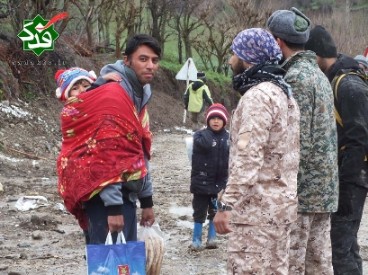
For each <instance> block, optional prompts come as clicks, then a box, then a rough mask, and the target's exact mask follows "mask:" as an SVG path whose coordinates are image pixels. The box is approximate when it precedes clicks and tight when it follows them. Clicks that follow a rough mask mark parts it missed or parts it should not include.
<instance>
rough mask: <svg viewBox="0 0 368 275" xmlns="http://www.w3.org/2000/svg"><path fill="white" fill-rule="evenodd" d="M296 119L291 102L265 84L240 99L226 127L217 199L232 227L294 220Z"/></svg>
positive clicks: (272, 86)
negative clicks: (222, 182) (224, 171)
mask: <svg viewBox="0 0 368 275" xmlns="http://www.w3.org/2000/svg"><path fill="white" fill-rule="evenodd" d="M299 116H300V114H299V109H298V105H297V103H296V101H295V100H294V99H293V98H291V99H288V98H287V96H286V95H285V93H284V92H283V91H282V90H281V89H280V88H279V87H278V86H276V85H275V84H272V83H270V82H262V83H260V84H258V85H256V86H254V87H252V88H251V89H249V90H248V91H247V92H246V93H245V94H244V95H243V96H242V98H241V99H240V101H239V103H238V106H237V108H236V109H235V111H234V113H233V115H232V120H231V125H230V139H231V144H230V158H229V179H228V184H227V187H226V189H225V192H224V194H223V195H222V198H221V201H222V202H224V203H226V204H228V205H229V206H231V207H233V211H232V222H233V223H238V224H247V225H274V224H277V225H279V224H289V223H292V222H293V221H295V220H296V216H297V204H298V202H297V173H298V166H299Z"/></svg>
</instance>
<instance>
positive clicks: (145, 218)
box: [140, 207, 155, 226]
mask: <svg viewBox="0 0 368 275" xmlns="http://www.w3.org/2000/svg"><path fill="white" fill-rule="evenodd" d="M154 222H155V214H154V213H153V208H152V207H151V208H143V209H142V216H141V222H140V225H142V226H152V224H153V223H154Z"/></svg>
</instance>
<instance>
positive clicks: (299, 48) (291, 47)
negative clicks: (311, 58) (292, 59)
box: [273, 35, 305, 51]
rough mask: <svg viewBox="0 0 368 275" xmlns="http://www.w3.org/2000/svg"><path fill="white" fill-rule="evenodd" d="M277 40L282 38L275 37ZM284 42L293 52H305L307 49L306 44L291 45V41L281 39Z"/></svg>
mask: <svg viewBox="0 0 368 275" xmlns="http://www.w3.org/2000/svg"><path fill="white" fill-rule="evenodd" d="M273 37H274V38H275V39H277V38H280V37H277V36H275V35H274V36H273ZM280 39H281V40H282V41H284V43H285V44H286V46H288V48H289V49H291V50H293V51H298V50H304V48H305V43H303V44H299V43H291V42H289V41H286V40H284V39H282V38H280Z"/></svg>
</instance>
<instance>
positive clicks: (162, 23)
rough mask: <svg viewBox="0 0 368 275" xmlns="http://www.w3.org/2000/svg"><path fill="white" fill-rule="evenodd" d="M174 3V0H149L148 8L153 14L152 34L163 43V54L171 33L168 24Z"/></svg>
mask: <svg viewBox="0 0 368 275" xmlns="http://www.w3.org/2000/svg"><path fill="white" fill-rule="evenodd" d="M173 4H174V1H173V0H147V8H148V10H149V12H150V14H151V19H152V26H151V34H152V36H153V37H154V38H156V39H157V41H158V42H159V43H160V45H161V49H162V54H163V53H164V50H165V42H166V39H167V37H168V36H169V35H170V34H169V33H168V32H167V30H166V27H167V24H168V22H169V21H170V20H171V19H172V12H171V9H170V7H172V5H173Z"/></svg>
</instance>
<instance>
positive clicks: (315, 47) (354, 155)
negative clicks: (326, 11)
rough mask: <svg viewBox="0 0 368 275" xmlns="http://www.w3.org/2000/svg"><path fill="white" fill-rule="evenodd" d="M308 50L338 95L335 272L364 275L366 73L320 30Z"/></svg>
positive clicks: (333, 224)
mask: <svg viewBox="0 0 368 275" xmlns="http://www.w3.org/2000/svg"><path fill="white" fill-rule="evenodd" d="M305 47H306V48H307V49H309V50H312V51H314V52H316V54H317V56H318V65H319V66H320V68H321V69H322V71H323V72H324V73H325V74H326V76H327V77H328V79H329V80H330V82H331V83H332V87H333V90H334V93H335V99H334V100H335V110H336V112H335V115H336V122H337V136H338V148H339V150H338V160H339V183H340V186H339V208H338V211H337V212H336V213H333V214H332V217H331V242H332V264H333V268H334V274H335V275H361V274H363V268H362V257H361V256H360V254H359V249H360V248H359V244H358V231H359V226H360V222H361V220H362V215H363V209H364V204H365V201H366V196H367V191H368V177H367V175H368V162H367V155H368V85H367V82H366V81H364V80H363V79H362V78H361V77H360V76H359V75H357V74H356V73H360V74H361V75H362V76H363V75H364V72H362V71H360V70H361V69H360V68H359V64H358V63H357V62H356V60H354V59H353V58H352V57H350V56H346V55H344V54H338V53H337V49H336V46H335V42H334V41H333V39H332V37H331V35H330V34H329V33H328V32H327V31H326V29H325V28H323V27H322V26H319V25H317V26H315V27H314V28H313V29H312V30H311V33H310V38H309V40H308V42H307V44H306V45H305ZM349 72H351V73H352V74H347V73H349ZM340 76H343V78H342V79H340ZM336 78H338V79H340V80H339V81H338V83H336Z"/></svg>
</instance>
